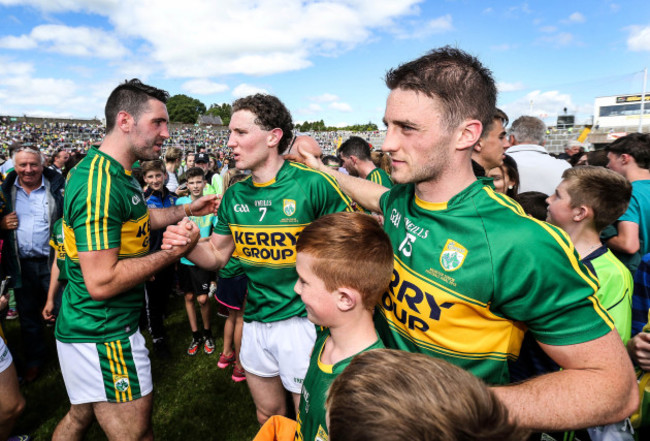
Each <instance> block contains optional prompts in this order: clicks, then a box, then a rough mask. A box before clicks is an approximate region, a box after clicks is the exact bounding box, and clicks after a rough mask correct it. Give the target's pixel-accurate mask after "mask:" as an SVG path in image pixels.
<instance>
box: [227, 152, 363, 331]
mask: <svg viewBox="0 0 650 441" xmlns="http://www.w3.org/2000/svg"><path fill="white" fill-rule="evenodd" d="M350 203H351V202H350V199H349V198H348V197H347V196H345V194H343V192H342V191H341V189H340V188H339V186H338V184H337V183H336V181H335V180H334V178H332V177H331V176H329V175H327V174H324V173H321V172H319V171H316V170H313V169H310V168H309V167H306V166H304V165H301V164H297V163H295V162H289V161H285V162H284V164H283V165H282V167H281V168H280V170H279V171H278V174H277V176H276V177H275V179H273V180H272V181H270V182H267V183H265V184H256V183H254V182H253V180H252V178H247V179H245V180H243V181H241V182H238V183H236V184H235V185H233V186H232V187H230V188H228V190H226V194H225V195H224V197H223V200H222V202H221V207H220V208H219V223H218V224H217V226H216V228H215V230H214V232H215V233H217V234H223V235H232V237H233V240H234V242H235V253H236V255H237V256H238V257H239V261H240V262H241V265H242V268H243V269H244V272H245V273H246V276H247V277H248V300H247V303H246V311H245V313H244V320H246V321H249V322H250V321H258V322H274V321H279V320H286V319H288V318H291V317H294V316H305V305H304V303H302V301H301V300H300V297H299V296H298V295H297V294H296V293H295V292H294V291H293V286H294V285H295V283H296V280H297V279H298V274H297V273H296V241H297V240H298V235H299V234H300V232H301V231H302V230H303V229H304V228H305V227H306V226H307V225H308V224H309V223H311V222H312V221H314V220H316V219H318V218H319V217H321V216H323V215H325V214H328V213H335V212H338V211H345V210H348V211H352V208H351V206H350Z"/></svg>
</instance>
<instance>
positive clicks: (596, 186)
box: [562, 165, 632, 231]
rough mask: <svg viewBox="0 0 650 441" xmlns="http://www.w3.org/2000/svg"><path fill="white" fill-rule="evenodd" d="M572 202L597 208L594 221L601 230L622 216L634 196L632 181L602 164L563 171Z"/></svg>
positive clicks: (575, 204)
mask: <svg viewBox="0 0 650 441" xmlns="http://www.w3.org/2000/svg"><path fill="white" fill-rule="evenodd" d="M562 179H564V180H565V181H566V189H567V193H568V194H569V196H570V197H571V206H572V207H578V206H580V205H586V206H587V207H590V208H591V209H592V210H593V212H594V225H595V227H596V230H597V231H601V230H602V229H603V228H605V227H606V226H607V225H609V224H611V223H613V222H614V221H615V220H616V219H618V218H619V217H621V215H622V214H623V213H625V210H627V206H628V204H629V203H630V198H631V197H632V185H631V184H630V183H629V182H628V180H627V179H625V178H624V177H623V176H621V175H620V174H618V173H616V172H614V171H612V170H609V169H607V168H603V167H595V166H591V165H586V166H583V167H574V168H569V169H566V170H565V171H564V173H563V174H562Z"/></svg>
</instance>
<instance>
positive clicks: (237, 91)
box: [232, 83, 269, 98]
mask: <svg viewBox="0 0 650 441" xmlns="http://www.w3.org/2000/svg"><path fill="white" fill-rule="evenodd" d="M256 93H265V94H268V93H269V92H268V91H267V90H266V89H262V88H261V87H256V86H251V85H250V84H246V83H242V84H240V85H239V86H237V87H235V88H234V89H233V90H232V95H233V96H234V97H235V98H242V97H245V96H248V95H255V94H256Z"/></svg>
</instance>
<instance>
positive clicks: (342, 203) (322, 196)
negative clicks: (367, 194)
mask: <svg viewBox="0 0 650 441" xmlns="http://www.w3.org/2000/svg"><path fill="white" fill-rule="evenodd" d="M316 173H317V174H316V175H314V176H313V177H312V179H311V180H310V181H311V185H310V187H311V188H310V189H309V190H308V192H309V193H310V197H311V198H312V201H313V202H314V210H315V215H316V217H317V218H318V217H321V216H324V215H326V214H329V213H337V212H339V211H355V209H354V208H353V207H352V200H351V199H350V198H349V197H348V196H347V195H346V194H345V193H343V190H341V187H339V184H338V183H337V182H336V179H334V178H333V177H332V176H330V175H328V174H326V173H320V172H316Z"/></svg>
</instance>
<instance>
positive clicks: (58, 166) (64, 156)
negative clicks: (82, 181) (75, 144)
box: [48, 149, 70, 175]
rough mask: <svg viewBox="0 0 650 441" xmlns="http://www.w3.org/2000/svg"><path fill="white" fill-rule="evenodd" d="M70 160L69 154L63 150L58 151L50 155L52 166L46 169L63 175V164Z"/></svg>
mask: <svg viewBox="0 0 650 441" xmlns="http://www.w3.org/2000/svg"><path fill="white" fill-rule="evenodd" d="M68 159H70V153H68V152H66V151H65V150H63V149H59V150H57V151H56V152H54V154H53V155H52V165H50V166H49V167H48V168H49V169H50V170H54V171H55V172H57V173H59V174H61V175H62V174H63V169H64V168H65V163H66V162H67V161H68Z"/></svg>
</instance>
